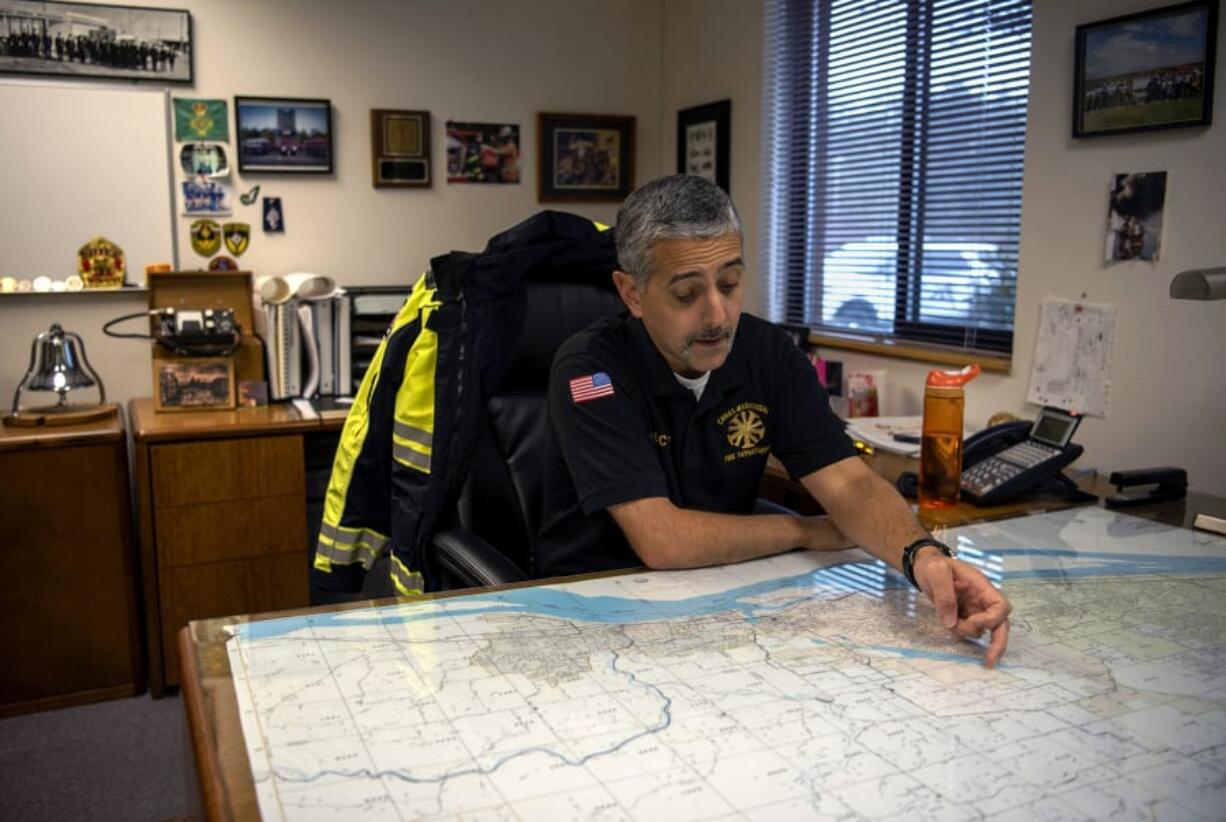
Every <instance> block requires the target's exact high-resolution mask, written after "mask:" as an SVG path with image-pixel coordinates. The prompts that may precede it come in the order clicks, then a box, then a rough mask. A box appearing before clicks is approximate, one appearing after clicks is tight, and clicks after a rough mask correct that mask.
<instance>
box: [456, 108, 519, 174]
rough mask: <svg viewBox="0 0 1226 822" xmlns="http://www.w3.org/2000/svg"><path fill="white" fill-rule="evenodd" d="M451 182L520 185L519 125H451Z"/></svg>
mask: <svg viewBox="0 0 1226 822" xmlns="http://www.w3.org/2000/svg"><path fill="white" fill-rule="evenodd" d="M447 182H448V183H491V184H495V185H502V184H507V183H518V182H519V124H518V123H457V122H454V121H452V120H448V121H447Z"/></svg>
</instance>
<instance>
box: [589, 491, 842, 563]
mask: <svg viewBox="0 0 1226 822" xmlns="http://www.w3.org/2000/svg"><path fill="white" fill-rule="evenodd" d="M608 511H609V514H611V515H612V517H613V519H614V521H615V522H617V525H618V527H619V528H621V530H622V533H624V534H625V535H626V539H627V540H629V541H630V546H631V547H632V548H633V549H634V552H635V553H636V554H638V555H639V559H641V560H643V564H644V565H646V566H647V567H648V568H655V569H667V568H700V567H703V566H707V565H723V564H724V563H729V562H742V561H744V560H749V559H757V558H758V557H766V556H771V555H773V554H781V553H783V552H784V551H790V550H792V549H794V548H811V549H817V550H838V549H841V548H848V547H850V546H851V544H850V543H849V542H848V540H847V538H846V537H845V536H843V534H842V533H840V532H839V530H838V529H837V528H835V527H834V525H833V524H832V523H831V522H830V520H829V519H828V518H826V517H802V516H798V515H788V514H761V515H752V516H747V515H739V514H716V513H711V512H708V511H695V510H692V509H688V508H680V507H678V506H676V505H674V504H673V503H672V501H670V500H669V499H668V498H667V497H647V498H644V499H637V500H632V501H630V502H623V503H619V504H617V505H612V506H609V509H608Z"/></svg>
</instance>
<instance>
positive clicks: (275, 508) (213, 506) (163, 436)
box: [130, 400, 321, 696]
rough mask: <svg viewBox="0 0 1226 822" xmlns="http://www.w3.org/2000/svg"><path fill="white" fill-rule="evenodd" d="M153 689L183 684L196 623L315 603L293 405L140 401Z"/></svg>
mask: <svg viewBox="0 0 1226 822" xmlns="http://www.w3.org/2000/svg"><path fill="white" fill-rule="evenodd" d="M130 408H131V415H132V430H133V440H134V444H135V455H136V494H137V502H138V508H139V512H140V533H141V561H142V568H143V570H144V588H145V609H146V613H147V615H148V629H149V630H148V639H149V663H150V674H149V687H150V690H151V691H152V692H153V694H154V696H161V695H162V694H163V693H164V691H165V686H167V685H176V684H178V681H179V663H178V656H177V650H176V647H177V646H176V642H175V636H176V634H177V633H178V631H179V629H180V628H182V627H183V626H184V625H186V624H187V622H188V620H192V619H204V618H209V617H219V616H226V615H229V614H248V613H258V612H264V611H276V610H281V609H283V608H296V607H301V606H304V605H306V604H307V603H308V600H309V593H308V569H307V551H306V539H307V535H306V530H307V524H306V504H305V478H304V467H303V436H304V435H305V434H309V433H311V432H314V431H319V430H320V428H321V426H320V423H319V422H318V421H314V420H301V419H299V418H298V415H297V413H296V412H295V411H294V410H293V408H292V407H287V406H271V407H268V408H251V409H241V410H237V411H209V412H192V413H174V414H155V413H154V411H153V406H152V402H151V401H150V400H133V401H132V403H131V405H130Z"/></svg>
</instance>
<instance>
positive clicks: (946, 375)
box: [919, 363, 979, 508]
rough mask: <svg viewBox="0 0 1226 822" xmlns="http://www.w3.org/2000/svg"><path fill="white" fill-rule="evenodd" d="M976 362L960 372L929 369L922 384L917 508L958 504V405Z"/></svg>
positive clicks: (974, 370) (973, 374)
mask: <svg viewBox="0 0 1226 822" xmlns="http://www.w3.org/2000/svg"><path fill="white" fill-rule="evenodd" d="M978 376H979V364H978V363H972V364H970V365H968V366H967V367H966V368H963V369H962V370H961V371H929V372H928V381H927V382H926V383H925V384H924V430H923V436H922V438H921V440H920V470H919V501H920V508H945V507H948V506H952V505H957V504H958V492H959V491H961V489H962V408H963V405H964V404H965V401H966V399H965V391H963V388H962V386H964V385H966V384H967V383H968V382H970V381H971V380H973V379H975V377H978Z"/></svg>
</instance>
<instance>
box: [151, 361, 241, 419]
mask: <svg viewBox="0 0 1226 822" xmlns="http://www.w3.org/2000/svg"><path fill="white" fill-rule="evenodd" d="M234 401H235V386H234V358H233V357H166V358H161V359H155V360H154V361H153V407H154V410H156V411H212V410H228V409H232V408H234Z"/></svg>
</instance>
